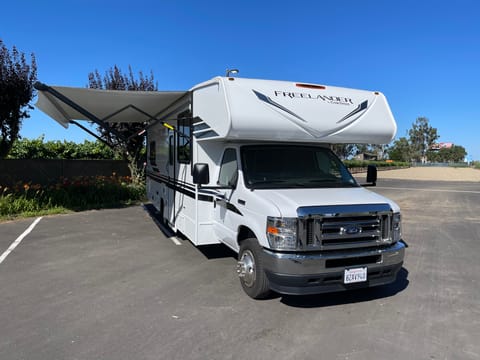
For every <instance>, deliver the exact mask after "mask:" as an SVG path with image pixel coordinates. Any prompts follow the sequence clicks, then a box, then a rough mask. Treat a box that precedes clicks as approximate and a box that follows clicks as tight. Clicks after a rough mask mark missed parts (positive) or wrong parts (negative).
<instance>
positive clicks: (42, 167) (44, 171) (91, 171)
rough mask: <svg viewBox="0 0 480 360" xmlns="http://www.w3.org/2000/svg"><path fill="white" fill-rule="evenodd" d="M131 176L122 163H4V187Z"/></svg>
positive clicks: (0, 165)
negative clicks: (82, 177) (61, 180)
mask: <svg viewBox="0 0 480 360" xmlns="http://www.w3.org/2000/svg"><path fill="white" fill-rule="evenodd" d="M113 173H115V174H117V175H118V176H128V175H130V171H129V170H128V165H127V163H126V162H124V161H121V160H60V159H59V160H47V159H4V160H0V184H2V185H11V184H14V183H17V182H19V181H21V182H24V183H30V182H31V183H32V184H49V183H52V182H55V181H57V180H58V179H60V178H69V179H71V178H75V177H80V176H111V175H112V174H113Z"/></svg>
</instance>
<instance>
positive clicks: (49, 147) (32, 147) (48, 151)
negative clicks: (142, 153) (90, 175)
mask: <svg viewBox="0 0 480 360" xmlns="http://www.w3.org/2000/svg"><path fill="white" fill-rule="evenodd" d="M114 156H115V154H114V152H113V150H112V149H111V148H109V147H108V146H107V145H105V144H104V143H102V142H100V141H88V140H85V141H84V142H83V143H80V144H78V143H75V142H73V141H66V140H64V141H59V140H55V141H45V137H44V136H43V135H42V136H40V137H38V138H36V139H26V138H24V139H17V140H16V141H15V142H14V143H13V146H12V149H11V150H10V153H9V154H8V157H7V158H9V159H113V158H114Z"/></svg>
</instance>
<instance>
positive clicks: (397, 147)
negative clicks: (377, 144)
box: [388, 137, 412, 162]
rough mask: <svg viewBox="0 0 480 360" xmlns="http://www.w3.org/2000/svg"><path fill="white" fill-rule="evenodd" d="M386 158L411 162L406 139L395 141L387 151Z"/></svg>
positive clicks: (410, 153) (409, 146) (409, 148)
mask: <svg viewBox="0 0 480 360" xmlns="http://www.w3.org/2000/svg"><path fill="white" fill-rule="evenodd" d="M388 157H389V158H390V159H391V160H395V161H404V162H410V161H411V160H412V147H411V145H410V143H409V141H408V139H407V138H405V137H401V138H400V139H398V140H395V141H394V143H393V145H392V146H391V147H390V149H389V150H388Z"/></svg>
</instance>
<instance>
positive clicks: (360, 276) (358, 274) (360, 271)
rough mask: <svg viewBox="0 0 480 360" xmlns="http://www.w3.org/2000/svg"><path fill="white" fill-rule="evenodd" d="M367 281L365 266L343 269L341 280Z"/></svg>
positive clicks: (348, 281)
mask: <svg viewBox="0 0 480 360" xmlns="http://www.w3.org/2000/svg"><path fill="white" fill-rule="evenodd" d="M364 281H367V268H366V267H362V268H356V269H345V274H344V276H343V282H344V283H345V284H353V283H358V282H364Z"/></svg>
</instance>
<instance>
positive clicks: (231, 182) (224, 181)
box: [217, 149, 238, 186]
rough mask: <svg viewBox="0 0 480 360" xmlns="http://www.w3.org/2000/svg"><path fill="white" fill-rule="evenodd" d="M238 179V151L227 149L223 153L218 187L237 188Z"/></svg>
mask: <svg viewBox="0 0 480 360" xmlns="http://www.w3.org/2000/svg"><path fill="white" fill-rule="evenodd" d="M237 179H238V164H237V151H236V150H235V149H226V150H225V152H224V153H223V158H222V164H221V167H220V174H219V176H218V182H217V183H218V185H220V186H235V185H236V184H237Z"/></svg>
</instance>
